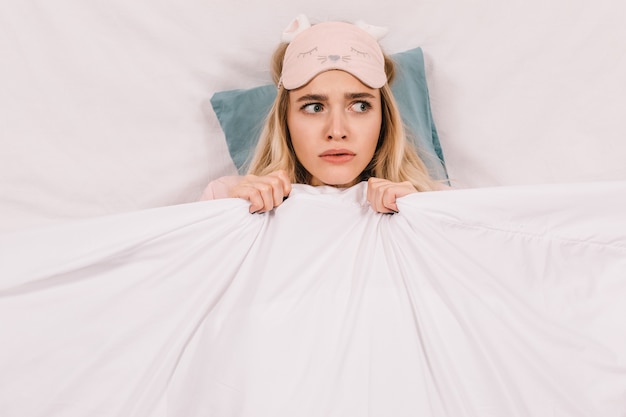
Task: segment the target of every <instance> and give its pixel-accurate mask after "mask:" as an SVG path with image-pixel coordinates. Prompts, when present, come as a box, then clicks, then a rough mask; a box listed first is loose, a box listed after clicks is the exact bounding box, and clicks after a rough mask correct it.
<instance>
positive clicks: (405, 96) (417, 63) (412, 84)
mask: <svg viewBox="0 0 626 417" xmlns="http://www.w3.org/2000/svg"><path fill="white" fill-rule="evenodd" d="M391 57H392V59H393V60H394V62H395V63H396V77H395V79H394V81H393V83H392V84H391V90H392V92H393V94H394V97H395V98H396V101H397V103H398V107H399V109H400V113H401V114H402V119H403V121H404V124H405V126H406V128H407V131H408V134H409V137H410V139H411V140H412V141H413V143H414V145H415V147H416V148H417V151H418V153H419V155H420V157H421V158H422V160H423V161H424V163H425V164H426V166H427V167H428V170H429V172H430V174H431V176H432V177H433V178H435V179H447V178H448V176H447V173H446V169H445V165H444V160H443V152H442V150H441V145H440V143H439V136H438V135H437V129H436V128H435V123H434V122H433V117H432V113H431V109H430V99H429V96H428V86H427V84H426V73H425V70H424V56H423V54H422V50H421V48H415V49H411V50H409V51H406V52H400V53H397V54H394V55H392V56H391ZM275 98H276V87H275V86H274V85H264V86H261V87H255V88H250V89H246V90H230V91H221V92H217V93H215V94H214V95H213V96H212V97H211V105H212V106H213V110H214V111H215V114H216V115H217V118H218V120H219V122H220V126H221V127H222V130H223V131H224V134H225V136H226V143H227V145H228V151H229V153H230V156H231V158H232V159H233V162H234V163H235V166H236V167H237V169H238V170H239V172H240V173H244V172H245V171H246V170H247V165H248V163H249V162H250V159H251V158H252V154H253V153H254V149H255V146H256V143H257V141H258V138H259V135H260V133H261V129H262V128H263V124H264V122H265V117H266V116H267V114H268V113H269V110H270V108H271V106H272V103H273V102H274V99H275Z"/></svg>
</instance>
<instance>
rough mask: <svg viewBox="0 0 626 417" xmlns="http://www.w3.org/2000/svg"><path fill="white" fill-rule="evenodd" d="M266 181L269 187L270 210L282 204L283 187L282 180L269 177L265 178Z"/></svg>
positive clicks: (276, 177)
mask: <svg viewBox="0 0 626 417" xmlns="http://www.w3.org/2000/svg"><path fill="white" fill-rule="evenodd" d="M266 181H267V182H268V184H269V186H270V187H271V188H270V191H271V198H272V201H271V204H272V208H274V207H278V206H279V205H280V204H281V203H282V202H283V199H284V198H283V197H285V186H284V183H283V180H282V179H281V178H279V177H278V176H275V175H271V176H268V177H267V178H266ZM268 203H269V202H268Z"/></svg>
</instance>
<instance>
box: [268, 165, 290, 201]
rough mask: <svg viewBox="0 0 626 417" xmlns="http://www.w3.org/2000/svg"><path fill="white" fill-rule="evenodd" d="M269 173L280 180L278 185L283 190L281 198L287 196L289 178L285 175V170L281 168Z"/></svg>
mask: <svg viewBox="0 0 626 417" xmlns="http://www.w3.org/2000/svg"><path fill="white" fill-rule="evenodd" d="M270 175H272V176H275V177H276V178H278V180H279V181H280V186H281V188H282V192H283V195H282V196H281V200H282V198H283V197H287V196H289V193H291V179H290V178H289V175H287V171H285V170H283V169H281V170H278V171H275V172H273V173H271V174H270Z"/></svg>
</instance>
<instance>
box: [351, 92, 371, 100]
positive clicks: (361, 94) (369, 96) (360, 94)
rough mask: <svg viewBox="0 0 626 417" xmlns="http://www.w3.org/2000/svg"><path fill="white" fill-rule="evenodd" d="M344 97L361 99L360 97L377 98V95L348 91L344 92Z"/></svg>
mask: <svg viewBox="0 0 626 417" xmlns="http://www.w3.org/2000/svg"><path fill="white" fill-rule="evenodd" d="M344 98H345V99H346V100H355V99H359V98H370V99H375V98H376V96H374V95H373V94H371V93H346V94H344Z"/></svg>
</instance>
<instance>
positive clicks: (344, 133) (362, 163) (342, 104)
mask: <svg viewBox="0 0 626 417" xmlns="http://www.w3.org/2000/svg"><path fill="white" fill-rule="evenodd" d="M381 124H382V109H381V99H380V90H379V89H377V88H369V87H368V86H366V85H365V84H363V83H362V82H361V81H359V79H358V78H356V77H354V76H353V75H351V74H349V73H347V72H345V71H340V70H331V71H326V72H322V73H320V74H319V75H317V76H316V77H315V78H314V79H313V80H312V81H311V82H309V83H308V84H307V85H305V86H304V87H301V88H299V89H296V90H292V91H290V92H289V107H288V110H287V126H288V127H289V132H290V134H291V142H292V144H293V148H294V151H295V153H296V156H297V158H298V160H299V161H300V163H301V164H302V166H304V168H305V169H306V170H307V171H308V172H309V173H310V174H311V185H333V186H339V187H349V186H352V185H354V184H356V183H357V182H358V181H359V175H360V174H361V172H363V170H364V169H365V168H366V167H367V165H368V164H369V163H370V161H371V160H372V157H373V156H374V152H375V151H376V144H377V142H378V137H379V134H380V129H381Z"/></svg>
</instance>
